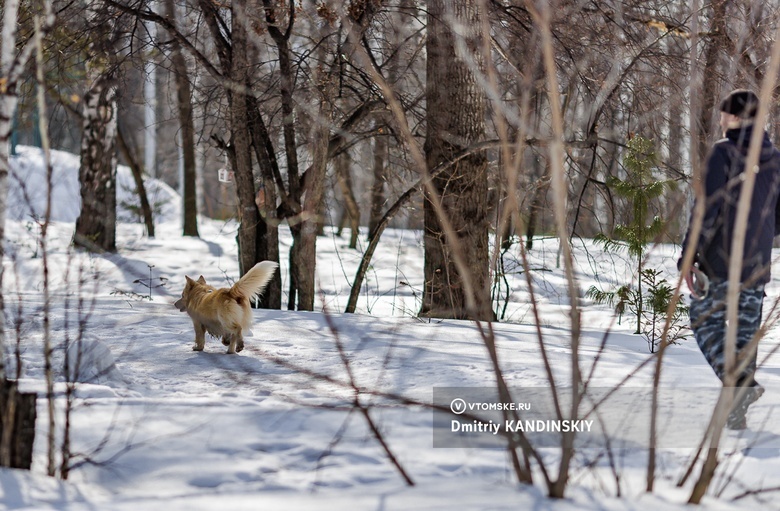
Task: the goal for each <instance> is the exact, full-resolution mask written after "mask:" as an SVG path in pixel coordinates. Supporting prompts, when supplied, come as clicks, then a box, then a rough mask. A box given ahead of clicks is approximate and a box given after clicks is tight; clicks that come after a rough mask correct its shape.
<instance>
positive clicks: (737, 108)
mask: <svg viewBox="0 0 780 511" xmlns="http://www.w3.org/2000/svg"><path fill="white" fill-rule="evenodd" d="M720 111H721V112H726V113H727V114H731V115H736V116H737V117H739V118H740V119H752V118H754V117H755V116H756V112H758V96H756V95H755V94H754V93H753V92H752V91H749V90H745V89H737V90H735V91H732V92H731V93H729V95H728V96H726V97H725V98H724V99H723V101H722V102H721V103H720Z"/></svg>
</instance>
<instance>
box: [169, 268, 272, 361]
mask: <svg viewBox="0 0 780 511" xmlns="http://www.w3.org/2000/svg"><path fill="white" fill-rule="evenodd" d="M278 266H279V265H278V264H276V263H275V262H273V261H263V262H261V263H257V264H256V265H255V266H254V267H253V268H252V269H251V270H249V271H248V272H246V274H245V275H244V276H243V277H241V279H239V281H238V282H236V283H235V284H233V287H230V288H227V287H224V288H220V289H217V288H215V287H213V286H209V285H208V284H206V279H204V278H203V275H201V276H200V278H198V280H192V279H191V278H189V277H186V276H185V278H186V279H187V284H186V285H185V286H184V291H182V293H181V298H180V299H179V300H177V301H176V303H174V304H173V305H174V306H175V307H176V308H177V309H179V311H181V312H186V313H187V314H189V316H190V318H191V319H192V326H193V327H195V346H193V347H192V349H193V350H194V351H203V348H204V346H205V345H206V332H208V333H209V335H211V336H213V337H217V338H219V337H221V338H222V344H224V345H225V346H227V347H228V350H227V352H228V353H238V352H239V351H241V350H243V349H244V336H243V332H244V331H245V330H249V329H250V328H252V309H251V307H250V302H251V300H252V299H253V298H254V297H255V296H257V295H259V294H260V293H262V292H263V289H265V286H266V285H267V284H268V281H270V280H271V277H273V275H274V272H275V271H276V268H277V267H278Z"/></svg>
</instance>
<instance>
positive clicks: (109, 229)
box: [73, 0, 120, 252]
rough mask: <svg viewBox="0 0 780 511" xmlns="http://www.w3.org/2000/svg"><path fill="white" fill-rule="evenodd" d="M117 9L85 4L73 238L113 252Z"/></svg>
mask: <svg viewBox="0 0 780 511" xmlns="http://www.w3.org/2000/svg"><path fill="white" fill-rule="evenodd" d="M119 19H120V18H119V16H118V12H117V11H116V10H115V9H113V8H111V7H109V6H106V5H105V4H103V3H102V2H100V1H99V0H93V1H92V2H91V3H90V4H89V5H88V6H87V21H88V27H89V31H90V37H91V40H90V43H89V55H90V57H89V58H88V59H87V61H86V71H87V73H86V77H87V84H86V93H85V94H84V97H83V100H82V104H83V106H82V116H83V117H82V130H83V131H82V134H81V151H80V156H81V164H80V166H79V184H80V188H81V213H80V214H79V218H78V219H77V220H76V231H75V233H74V235H73V242H74V244H75V245H77V246H81V247H84V248H86V249H87V250H90V251H94V252H101V251H108V252H113V251H115V250H116V166H117V152H116V146H117V140H116V139H117V73H118V69H117V63H116V61H115V59H114V56H115V54H116V46H117V41H118V39H119V36H120V30H119Z"/></svg>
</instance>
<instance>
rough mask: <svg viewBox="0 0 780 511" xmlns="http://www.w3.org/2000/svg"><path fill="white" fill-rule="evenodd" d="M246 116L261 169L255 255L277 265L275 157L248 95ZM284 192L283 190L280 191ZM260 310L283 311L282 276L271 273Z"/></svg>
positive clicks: (252, 98)
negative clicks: (247, 115) (247, 116)
mask: <svg viewBox="0 0 780 511" xmlns="http://www.w3.org/2000/svg"><path fill="white" fill-rule="evenodd" d="M246 100H247V112H249V129H250V132H251V134H252V147H253V148H254V152H255V157H256V158H257V162H258V165H259V166H260V179H261V183H262V188H261V190H260V191H259V192H258V193H257V195H256V199H255V203H256V205H257V207H258V209H259V211H260V217H261V218H260V221H259V222H258V223H257V233H256V235H257V245H256V246H257V254H256V258H257V260H258V262H259V261H262V260H267V261H274V262H276V263H278V262H279V219H278V217H277V211H276V197H277V193H276V184H275V182H274V176H275V175H278V174H279V167H278V163H277V161H276V155H275V154H274V152H273V147H272V145H271V141H270V138H269V136H268V131H267V130H266V128H265V124H264V123H263V118H262V116H261V115H260V111H259V110H258V105H257V99H256V98H255V97H254V96H252V95H247V97H246ZM282 190H283V188H282ZM259 305H260V307H263V308H267V309H281V307H282V276H281V273H280V272H276V273H274V276H273V277H272V278H271V281H270V282H269V283H268V287H266V288H265V292H264V293H263V295H262V296H261V297H260V304H259Z"/></svg>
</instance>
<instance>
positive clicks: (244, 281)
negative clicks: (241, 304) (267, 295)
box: [230, 261, 279, 300]
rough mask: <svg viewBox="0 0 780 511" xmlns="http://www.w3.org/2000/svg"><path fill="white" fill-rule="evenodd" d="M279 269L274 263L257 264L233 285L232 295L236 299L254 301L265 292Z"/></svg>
mask: <svg viewBox="0 0 780 511" xmlns="http://www.w3.org/2000/svg"><path fill="white" fill-rule="evenodd" d="M278 267H279V265H278V264H276V263H275V262H273V261H263V262H262V263H257V264H256V265H254V266H253V267H252V269H251V270H249V271H248V272H246V274H244V276H243V277H241V278H240V279H239V281H238V282H236V283H235V284H233V287H231V288H230V294H231V295H232V296H235V297H236V298H238V297H241V298H245V299H248V300H251V299H253V298H254V297H255V296H257V295H259V294H261V293H262V292H263V289H265V286H267V285H268V282H269V281H270V280H271V277H273V276H274V272H276V268H278Z"/></svg>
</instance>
